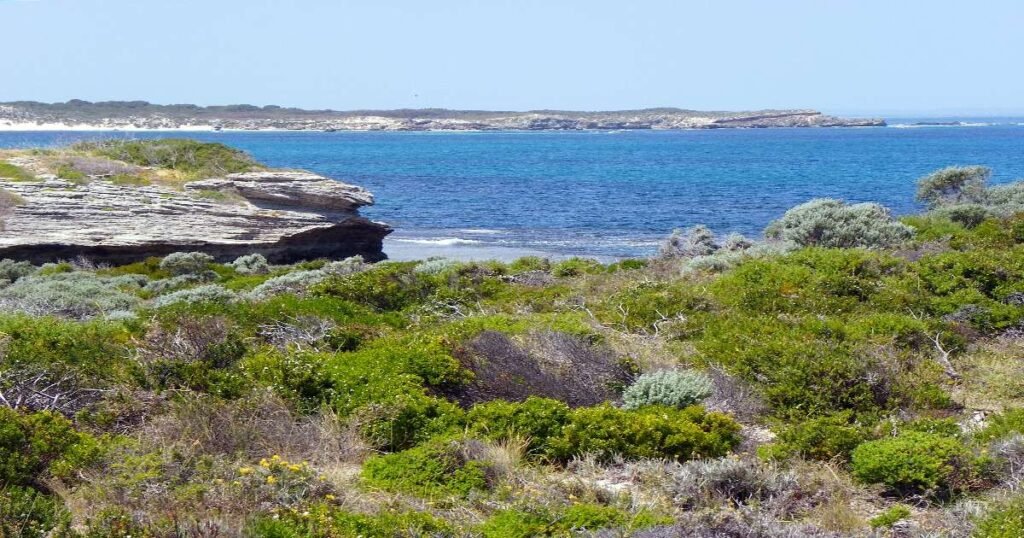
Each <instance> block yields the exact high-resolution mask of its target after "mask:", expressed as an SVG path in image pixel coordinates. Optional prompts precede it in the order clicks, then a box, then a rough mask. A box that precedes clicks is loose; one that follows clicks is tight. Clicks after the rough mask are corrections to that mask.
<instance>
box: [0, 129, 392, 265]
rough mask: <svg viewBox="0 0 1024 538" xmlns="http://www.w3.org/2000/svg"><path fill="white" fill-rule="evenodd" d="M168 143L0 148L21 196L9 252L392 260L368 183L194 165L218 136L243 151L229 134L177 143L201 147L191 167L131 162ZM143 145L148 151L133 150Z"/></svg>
mask: <svg viewBox="0 0 1024 538" xmlns="http://www.w3.org/2000/svg"><path fill="white" fill-rule="evenodd" d="M165 142H167V141H154V142H130V143H127V144H136V145H137V147H133V148H127V149H126V150H125V151H124V154H125V155H128V156H129V157H127V158H126V160H118V159H109V158H105V157H104V156H103V155H104V154H105V153H106V154H110V153H111V152H110V151H105V150H104V151H96V150H95V145H93V147H92V148H90V147H77V148H74V149H69V150H58V151H55V152H48V151H45V150H44V151H36V152H5V153H0V192H4V193H6V194H5V196H6V197H7V198H8V199H10V200H14V202H13V203H10V204H9V205H10V206H12V207H11V208H10V209H8V214H7V215H6V217H3V227H2V228H0V258H12V259H16V260H27V261H31V262H33V263H37V264H38V263H44V262H54V261H57V260H67V259H73V258H76V257H79V256H82V257H85V258H88V259H90V260H92V261H94V262H102V263H113V264H123V263H129V262H133V261H139V260H142V259H145V258H147V257H150V256H164V255H166V254H169V253H171V252H176V251H201V252H206V253H208V254H211V255H213V256H214V257H215V258H217V259H218V260H219V261H229V260H231V259H234V258H235V257H238V256H240V255H244V254H249V253H260V254H262V255H264V256H265V257H266V258H267V259H268V260H269V261H271V262H273V263H292V262H296V261H301V260H307V259H314V258H335V259H338V258H346V257H349V256H355V255H360V256H363V257H364V258H365V259H367V260H368V261H377V260H381V259H384V258H385V255H384V254H383V251H382V241H383V238H384V237H385V236H386V235H387V234H389V233H390V232H391V228H390V227H389V226H387V225H386V224H383V223H378V222H373V221H370V220H368V219H366V218H364V217H362V216H360V215H359V211H358V210H359V208H360V207H363V206H367V205H371V204H372V203H373V196H372V195H371V194H370V193H369V192H368V191H366V190H365V189H363V188H361V187H358V186H354V185H348V184H346V183H342V182H339V181H335V180H333V179H329V178H326V177H323V176H319V175H316V174H312V173H308V172H301V171H281V170H270V169H265V168H263V167H261V166H259V165H258V164H255V163H251V164H247V165H246V166H244V167H236V168H246V169H245V170H244V171H238V172H230V173H224V174H215V175H213V177H201V176H208V175H211V174H210V171H209V170H208V171H206V172H205V173H198V172H196V171H195V167H194V166H193V165H195V164H196V163H197V162H199V161H200V160H201V159H203V158H204V157H203V155H205V154H204V153H203V152H204V151H206V150H207V149H209V147H210V146H219V147H217V148H215V149H217V150H218V151H233V150H230V148H226V146H220V145H219V144H216V145H214V144H201V143H198V142H190V141H173V142H175V143H176V144H180V145H184V146H188V147H190V148H191V150H194V151H191V150H190V151H184V152H183V155H179V156H177V157H175V158H178V157H182V158H184V159H186V160H188V159H190V158H191V159H192V162H189V163H186V165H184V166H178V167H175V166H173V165H160V164H157V165H152V164H150V165H148V166H147V165H140V164H138V163H137V162H133V161H138V160H144V161H145V160H147V159H149V160H153V161H157V162H162V160H163V159H164V158H165V157H167V154H169V153H171V152H173V151H177V150H171V151H168V152H165V153H167V154H165V155H160V154H159V151H158V150H159V149H160V148H161V146H160V144H162V143H165ZM117 144H120V143H111V144H108V146H109V148H115V146H116V145H117ZM121 145H122V146H123V145H125V144H121ZM109 148H107V149H109ZM154 148H155V149H154ZM122 149H123V148H122ZM120 150H121V149H115V151H120ZM136 150H139V151H140V152H141V153H140V155H141V156H139V157H138V158H133V157H131V156H130V155H131V153H132V152H134V151H136ZM147 152H148V153H147ZM236 155H238V156H241V155H242V154H240V153H237V154H236ZM221 164H223V163H221ZM190 166H192V168H190ZM221 168H231V166H221ZM5 176H7V177H5ZM194 177H200V179H193V178H194Z"/></svg>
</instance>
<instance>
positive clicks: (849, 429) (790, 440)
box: [763, 412, 868, 461]
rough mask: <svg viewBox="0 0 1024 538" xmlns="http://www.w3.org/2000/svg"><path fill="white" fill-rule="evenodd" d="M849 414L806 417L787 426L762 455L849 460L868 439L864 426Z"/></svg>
mask: <svg viewBox="0 0 1024 538" xmlns="http://www.w3.org/2000/svg"><path fill="white" fill-rule="evenodd" d="M852 418H853V417H852V413H850V412H843V413H837V414H834V415H826V416H822V417H816V418H809V419H807V420H805V421H803V422H799V423H796V424H793V425H791V426H787V427H785V428H783V429H782V431H781V432H779V436H778V440H777V441H776V442H775V443H773V444H772V445H767V446H765V447H764V451H763V454H764V455H766V456H768V457H772V458H778V459H784V458H788V457H792V456H800V457H802V458H806V459H811V460H823V461H828V460H833V459H839V460H849V458H850V453H851V452H853V450H854V449H855V448H857V446H858V445H860V444H861V443H863V442H864V441H866V440H867V437H868V435H867V431H866V428H864V427H863V426H860V425H857V424H854V423H852V422H851V419H852Z"/></svg>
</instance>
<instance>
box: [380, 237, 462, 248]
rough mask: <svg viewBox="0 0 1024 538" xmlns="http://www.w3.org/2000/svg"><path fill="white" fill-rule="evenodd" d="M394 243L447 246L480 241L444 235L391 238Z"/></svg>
mask: <svg viewBox="0 0 1024 538" xmlns="http://www.w3.org/2000/svg"><path fill="white" fill-rule="evenodd" d="M392 241H395V242H396V243H413V244H416V245H438V246H442V247H448V246H452V245H475V244H477V243H480V241H477V240H476V239H462V238H459V237H444V238H441V239H392Z"/></svg>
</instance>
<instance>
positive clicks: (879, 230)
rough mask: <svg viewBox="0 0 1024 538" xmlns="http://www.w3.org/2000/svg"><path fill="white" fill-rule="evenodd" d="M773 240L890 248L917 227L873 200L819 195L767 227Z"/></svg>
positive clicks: (818, 245)
mask: <svg viewBox="0 0 1024 538" xmlns="http://www.w3.org/2000/svg"><path fill="white" fill-rule="evenodd" d="M764 234H765V236H766V237H768V238H769V239H774V240H777V241H785V242H791V243H795V244H797V245H800V246H804V247H815V246H817V247H826V248H856V247H863V248H889V247H894V246H897V245H899V244H901V243H904V242H906V241H908V240H909V239H911V238H912V237H913V236H914V229H913V228H911V227H909V226H907V225H905V224H903V223H901V222H899V221H896V220H894V219H893V218H892V215H891V214H890V213H889V210H888V209H886V208H885V207H883V206H881V205H878V204H873V203H860V204H852V205H847V204H845V203H843V202H842V201H839V200H833V199H829V198H819V199H816V200H811V201H810V202H806V203H804V204H801V205H798V206H796V207H794V208H792V209H790V210H789V211H786V213H785V214H784V215H783V216H782V218H780V219H779V220H776V221H774V222H772V223H771V224H769V225H768V227H767V228H765V231H764Z"/></svg>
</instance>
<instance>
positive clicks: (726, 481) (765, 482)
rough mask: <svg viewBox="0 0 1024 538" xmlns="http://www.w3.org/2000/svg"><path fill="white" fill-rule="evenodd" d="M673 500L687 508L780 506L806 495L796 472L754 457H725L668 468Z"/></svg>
mask: <svg viewBox="0 0 1024 538" xmlns="http://www.w3.org/2000/svg"><path fill="white" fill-rule="evenodd" d="M670 469H671V470H670V473H671V475H670V476H671V491H672V493H673V495H674V501H675V503H677V504H678V505H679V506H682V507H684V508H686V509H688V510H700V509H708V508H710V509H718V508H721V507H723V506H729V507H739V506H744V505H751V506H763V507H764V508H766V509H774V508H775V507H777V506H779V507H783V508H782V509H781V512H783V513H782V514H781V515H784V516H785V515H789V514H788V513H786V512H789V511H792V508H791V506H792V505H794V504H796V503H794V502H793V501H794V500H795V499H799V498H801V497H804V496H806V493H807V492H806V491H804V489H803V488H801V487H800V480H799V478H798V475H797V473H795V472H794V471H791V470H783V469H781V468H779V467H778V466H776V465H774V464H771V463H763V462H760V461H758V460H756V459H754V458H736V457H732V456H729V457H725V458H717V459H704V460H695V461H688V462H686V463H683V464H682V465H676V466H674V467H671V468H670Z"/></svg>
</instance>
